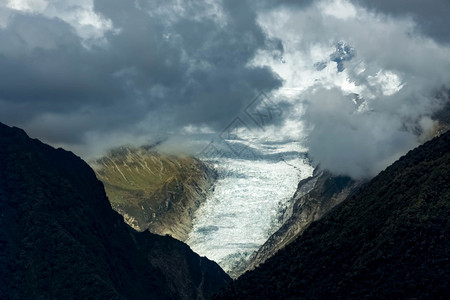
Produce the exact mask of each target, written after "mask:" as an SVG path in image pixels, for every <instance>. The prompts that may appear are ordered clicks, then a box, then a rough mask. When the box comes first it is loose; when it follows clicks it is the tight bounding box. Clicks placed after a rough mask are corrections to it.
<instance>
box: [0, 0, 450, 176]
mask: <svg viewBox="0 0 450 300" xmlns="http://www.w3.org/2000/svg"><path fill="white" fill-rule="evenodd" d="M449 14H450V1H449V0H431V1H422V0H408V1H407V0H390V1H387V0H380V1H369V0H323V1H306V0H304V1H301V0H298V1H295V0H290V1H289V0H284V1H281V0H278V1H269V0H265V1H256V0H223V1H214V0H187V1H182V0H166V1H156V0H134V1H130V0H77V1H75V0H0V122H3V123H6V124H8V125H11V126H18V127H21V128H23V129H25V130H26V131H27V132H28V133H29V135H30V136H32V137H36V138H39V139H41V140H43V141H45V142H47V143H50V144H52V145H55V146H62V147H64V148H66V149H69V150H72V151H74V152H75V153H77V154H79V155H81V156H82V157H84V158H91V157H94V156H97V155H99V154H101V153H102V152H103V151H104V150H105V149H107V148H109V147H113V146H119V145H121V144H124V143H133V144H142V143H147V142H151V141H152V140H155V139H166V138H167V137H177V138H176V139H174V140H172V144H171V145H172V147H179V148H187V149H188V148H189V147H190V146H189V145H188V144H189V142H188V141H189V137H194V136H198V135H202V134H209V135H211V134H215V133H220V132H222V131H223V130H224V128H227V125H228V124H230V122H232V121H233V120H235V118H236V117H237V116H240V115H242V114H243V112H245V111H246V109H248V105H249V103H252V99H255V97H258V95H261V94H262V93H263V95H266V96H267V97H268V98H270V102H271V103H274V104H275V105H276V107H277V109H278V110H279V111H280V112H281V111H282V116H281V118H279V119H277V121H276V122H274V123H273V124H271V126H270V127H266V128H265V129H264V136H267V135H268V134H269V135H271V137H272V138H273V139H277V140H281V141H282V140H283V139H285V140H293V139H294V140H295V139H297V140H298V141H300V142H302V143H303V144H304V145H305V147H307V148H308V149H309V150H308V152H309V155H310V156H311V158H312V159H313V160H314V161H315V163H316V164H320V165H321V166H322V167H323V168H326V169H329V170H331V171H332V172H334V173H336V174H345V175H350V176H352V177H354V178H363V177H371V176H374V175H376V174H377V173H378V172H379V171H381V170H382V169H383V168H385V167H386V166H387V165H388V164H390V163H392V162H393V161H395V160H396V159H397V158H398V157H399V156H400V155H402V154H404V153H406V152H407V151H408V150H409V149H411V148H413V147H415V146H417V145H418V144H419V143H420V142H422V141H423V140H424V138H425V137H426V136H427V134H429V133H430V132H431V131H432V129H433V127H434V126H435V124H436V121H434V120H432V115H433V113H434V112H436V111H438V110H439V109H441V108H442V107H443V106H444V105H445V104H446V102H448V96H447V95H446V93H448V90H449V88H450V87H449V84H450V71H449V70H450V18H448V15H449ZM437 95H441V96H440V97H437ZM280 115H281V114H280ZM180 137H183V138H180ZM194 148H195V147H194ZM194 148H192V149H194ZM192 149H190V150H189V151H191V152H193V151H194V150H192Z"/></svg>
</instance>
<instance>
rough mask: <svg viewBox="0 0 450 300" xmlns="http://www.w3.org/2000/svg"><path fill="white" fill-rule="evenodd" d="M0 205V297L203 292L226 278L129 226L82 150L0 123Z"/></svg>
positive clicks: (176, 245)
mask: <svg viewBox="0 0 450 300" xmlns="http://www.w3.org/2000/svg"><path fill="white" fill-rule="evenodd" d="M0 211H1V215H0V299H202V298H207V297H208V295H210V294H211V293H213V292H215V291H217V289H218V288H220V287H222V286H224V285H225V284H226V283H227V282H229V281H230V279H229V277H228V275H226V274H225V273H224V272H223V271H222V269H220V267H219V266H218V265H217V264H216V263H214V262H211V261H209V260H208V259H206V258H201V257H199V256H198V255H197V254H195V253H194V252H192V251H191V250H190V248H189V247H188V246H187V245H185V244H183V243H181V242H179V241H177V240H175V239H172V238H170V237H162V236H158V235H155V234H151V233H149V232H145V233H137V232H135V231H134V230H132V229H131V228H130V227H129V226H128V225H126V224H125V223H124V222H123V218H122V217H121V216H120V215H118V214H117V213H116V212H114V211H113V210H112V209H111V206H110V204H109V201H108V199H107V198H106V195H105V191H104V189H103V185H102V183H101V182H100V181H98V180H97V178H96V177H95V174H94V172H93V170H92V169H91V168H90V167H89V166H88V165H87V164H86V163H85V162H84V161H82V160H81V159H80V158H79V157H77V156H75V155H74V154H72V153H71V152H67V151H65V150H62V149H57V150H55V149H54V148H52V147H50V146H47V145H45V144H43V143H41V142H39V141H38V140H32V139H30V138H29V137H28V136H27V135H26V134H25V133H24V132H23V131H22V130H20V129H17V128H10V127H8V126H5V125H3V124H1V123H0Z"/></svg>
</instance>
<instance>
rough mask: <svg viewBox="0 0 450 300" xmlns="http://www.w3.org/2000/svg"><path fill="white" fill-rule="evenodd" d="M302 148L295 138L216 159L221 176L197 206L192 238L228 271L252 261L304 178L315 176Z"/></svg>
mask: <svg viewBox="0 0 450 300" xmlns="http://www.w3.org/2000/svg"><path fill="white" fill-rule="evenodd" d="M301 150H302V149H301V147H300V146H299V145H297V144H295V143H291V144H288V145H286V144H284V145H280V147H273V146H270V147H265V146H264V145H260V146H259V147H258V151H259V152H260V153H262V154H263V155H262V156H260V157H259V158H257V159H255V158H248V157H247V158H245V157H242V156H241V157H222V158H218V159H216V160H215V161H214V163H215V164H216V168H217V171H218V174H219V178H218V180H217V182H216V185H215V189H214V191H213V193H211V196H210V198H209V199H207V201H206V202H205V203H204V204H203V206H202V207H200V209H199V210H198V211H197V213H196V216H195V219H194V226H193V230H192V232H191V233H190V235H189V237H188V239H187V240H186V243H187V244H188V245H189V246H190V247H191V248H192V249H193V250H194V251H195V252H197V253H198V254H200V255H202V256H207V257H208V258H209V259H212V260H214V261H216V262H217V263H219V265H220V266H221V267H222V268H223V269H224V270H225V271H227V272H230V271H231V270H232V269H233V268H234V267H236V266H238V265H239V264H240V263H242V260H246V259H247V258H248V256H249V255H250V254H251V253H252V252H254V251H256V250H258V249H259V247H260V246H261V245H262V244H263V243H264V242H265V241H266V240H267V238H268V237H269V236H270V235H271V234H272V233H273V232H275V230H276V229H277V228H278V227H279V225H280V224H279V222H280V220H278V216H279V213H280V209H281V208H282V207H283V206H285V205H286V204H287V202H288V200H289V199H290V198H291V197H292V195H293V194H294V192H295V190H296V188H297V184H298V182H299V180H301V179H303V178H306V177H308V176H311V175H312V172H313V168H312V167H311V166H310V165H309V164H308V163H307V160H306V159H304V154H303V153H302V152H301Z"/></svg>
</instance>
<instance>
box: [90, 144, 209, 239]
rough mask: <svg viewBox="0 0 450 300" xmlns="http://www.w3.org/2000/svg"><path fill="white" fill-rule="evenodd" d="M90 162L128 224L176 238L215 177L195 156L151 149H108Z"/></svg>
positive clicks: (187, 227)
mask: <svg viewBox="0 0 450 300" xmlns="http://www.w3.org/2000/svg"><path fill="white" fill-rule="evenodd" d="M90 165H91V166H92V167H93V169H94V170H95V173H96V175H97V178H98V179H100V180H101V181H102V182H103V184H104V185H105V189H106V194H107V196H108V198H109V200H110V202H111V205H112V207H113V208H114V209H115V210H116V211H117V212H119V213H120V214H121V215H123V216H124V218H125V221H126V222H127V223H128V224H129V225H130V226H131V227H133V228H134V229H136V230H138V231H144V230H146V229H148V230H149V231H150V232H153V233H157V234H160V235H166V234H169V235H171V236H172V237H174V238H176V239H179V240H181V241H184V240H185V239H186V238H187V235H188V234H189V232H190V231H191V229H192V218H193V214H194V212H195V211H196V210H197V209H198V207H199V206H200V204H201V203H202V202H203V201H204V200H205V199H206V197H207V195H208V193H209V192H210V191H211V189H212V187H213V184H214V181H215V179H216V178H217V174H216V173H215V171H214V170H212V169H211V168H209V167H208V166H207V165H205V164H204V163H203V162H201V161H199V160H198V159H195V158H193V157H177V156H169V155H164V154H160V153H157V152H155V151H152V149H151V148H150V147H139V148H133V147H120V148H117V149H113V150H111V151H110V152H109V154H108V155H107V156H105V157H102V158H100V159H98V160H97V161H95V162H92V163H90Z"/></svg>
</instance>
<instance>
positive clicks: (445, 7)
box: [352, 0, 450, 43]
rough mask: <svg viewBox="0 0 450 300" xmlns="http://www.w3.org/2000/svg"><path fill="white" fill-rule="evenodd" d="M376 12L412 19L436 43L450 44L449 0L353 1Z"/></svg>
mask: <svg viewBox="0 0 450 300" xmlns="http://www.w3.org/2000/svg"><path fill="white" fill-rule="evenodd" d="M352 2H354V3H356V4H359V5H362V6H364V7H367V8H369V9H372V10H374V11H376V12H379V13H382V14H385V15H390V16H394V17H399V16H400V17H406V16H409V17H412V18H413V19H414V20H415V21H416V22H417V27H418V29H419V30H420V31H421V32H422V33H424V34H426V35H428V36H430V37H432V38H434V39H435V40H436V41H440V42H443V43H450V18H449V13H450V1H448V0H432V1H422V0H394V1H392V0H377V1H370V0H352Z"/></svg>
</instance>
